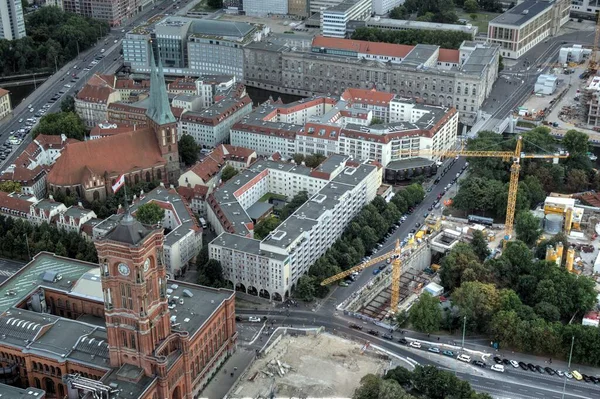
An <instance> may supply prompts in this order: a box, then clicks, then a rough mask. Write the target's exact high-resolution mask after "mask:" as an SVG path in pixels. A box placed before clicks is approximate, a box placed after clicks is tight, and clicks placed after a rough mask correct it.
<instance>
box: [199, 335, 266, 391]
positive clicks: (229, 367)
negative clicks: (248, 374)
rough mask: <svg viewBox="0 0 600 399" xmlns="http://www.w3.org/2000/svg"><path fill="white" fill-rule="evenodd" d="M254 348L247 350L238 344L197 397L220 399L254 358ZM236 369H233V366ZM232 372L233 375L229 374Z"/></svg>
mask: <svg viewBox="0 0 600 399" xmlns="http://www.w3.org/2000/svg"><path fill="white" fill-rule="evenodd" d="M254 355H255V353H254V349H250V350H248V349H247V348H244V347H241V346H240V345H238V349H237V350H236V351H235V353H234V354H233V355H231V357H230V358H229V359H227V361H226V362H225V363H223V365H222V366H221V369H220V370H219V372H218V373H217V374H216V375H215V377H214V378H213V379H212V380H211V381H210V382H209V383H208V385H207V386H206V387H205V388H204V389H203V390H202V392H200V395H199V398H208V399H221V398H224V397H225V395H227V393H228V392H229V390H230V389H231V388H232V387H234V386H235V385H236V384H235V383H236V381H237V380H238V378H240V376H241V375H242V374H243V373H244V371H245V370H246V368H247V367H248V366H250V364H251V363H252V359H254ZM235 367H237V370H235V371H234V368H235ZM231 373H233V377H232V376H231Z"/></svg>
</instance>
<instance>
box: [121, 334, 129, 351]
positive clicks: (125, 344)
mask: <svg viewBox="0 0 600 399" xmlns="http://www.w3.org/2000/svg"><path fill="white" fill-rule="evenodd" d="M121 342H122V343H123V346H124V347H126V348H129V341H127V333H126V332H125V331H121Z"/></svg>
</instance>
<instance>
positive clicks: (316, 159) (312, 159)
mask: <svg viewBox="0 0 600 399" xmlns="http://www.w3.org/2000/svg"><path fill="white" fill-rule="evenodd" d="M326 158H327V157H326V156H325V155H322V154H311V155H308V156H306V157H305V158H304V164H305V165H306V166H308V167H309V168H316V167H317V166H319V165H321V162H323V161H324V160H325V159H326Z"/></svg>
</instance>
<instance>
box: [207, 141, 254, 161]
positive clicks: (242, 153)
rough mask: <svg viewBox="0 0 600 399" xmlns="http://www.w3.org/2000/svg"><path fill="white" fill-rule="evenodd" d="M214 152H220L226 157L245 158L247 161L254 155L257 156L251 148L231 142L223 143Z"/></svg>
mask: <svg viewBox="0 0 600 399" xmlns="http://www.w3.org/2000/svg"><path fill="white" fill-rule="evenodd" d="M213 152H217V153H219V154H220V155H221V156H222V157H223V158H225V159H232V158H235V159H236V160H240V159H243V160H244V161H245V162H248V161H249V160H250V158H251V157H252V156H256V152H255V151H254V150H251V149H250V148H246V147H236V146H233V145H231V144H221V145H219V146H218V147H217V148H215V150H214V151H213Z"/></svg>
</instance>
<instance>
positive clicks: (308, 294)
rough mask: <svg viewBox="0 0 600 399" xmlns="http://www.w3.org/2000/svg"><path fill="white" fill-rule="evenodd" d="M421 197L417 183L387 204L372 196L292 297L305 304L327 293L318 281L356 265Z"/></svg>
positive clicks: (325, 288)
mask: <svg viewBox="0 0 600 399" xmlns="http://www.w3.org/2000/svg"><path fill="white" fill-rule="evenodd" d="M423 198H425V191H424V190H423V187H422V186H421V185H419V184H411V185H410V186H407V187H406V188H404V189H403V190H400V191H398V192H397V193H396V194H395V195H394V197H393V198H392V200H391V201H390V202H389V203H388V202H386V201H385V200H384V199H383V198H381V197H380V196H377V197H375V199H374V200H373V201H372V202H371V203H370V204H368V205H366V206H365V207H364V208H363V209H362V210H361V212H360V213H359V214H358V215H357V216H356V217H355V218H354V219H352V221H351V222H350V223H349V224H348V226H347V227H346V230H345V231H344V233H343V234H342V236H341V237H340V238H338V239H337V241H336V242H335V243H334V244H333V245H332V246H331V248H329V250H328V251H327V252H325V254H324V255H323V256H321V257H320V258H319V259H317V261H316V262H315V263H314V264H313V265H312V266H311V267H310V269H309V271H308V274H306V275H304V276H302V277H300V279H299V280H298V286H297V287H296V291H295V294H294V295H295V296H296V297H297V298H299V299H302V300H306V301H310V300H312V299H313V298H314V297H315V296H316V297H321V298H322V297H324V296H325V295H326V294H327V292H328V291H329V290H328V288H327V287H321V286H320V283H321V281H323V280H324V279H326V278H328V277H331V276H333V275H335V274H337V273H339V272H341V271H343V270H347V269H349V268H351V267H353V266H355V265H357V264H358V263H360V262H361V259H363V258H364V256H365V255H366V254H368V253H371V252H372V251H373V249H374V248H375V245H376V244H377V242H379V241H381V240H382V239H383V238H384V236H385V235H386V233H387V232H388V231H389V230H390V228H391V226H392V225H393V224H394V223H396V222H398V220H399V219H400V217H401V216H402V215H403V214H404V213H406V212H407V211H408V209H409V208H410V207H413V206H415V205H416V204H418V203H420V202H421V201H423Z"/></svg>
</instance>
